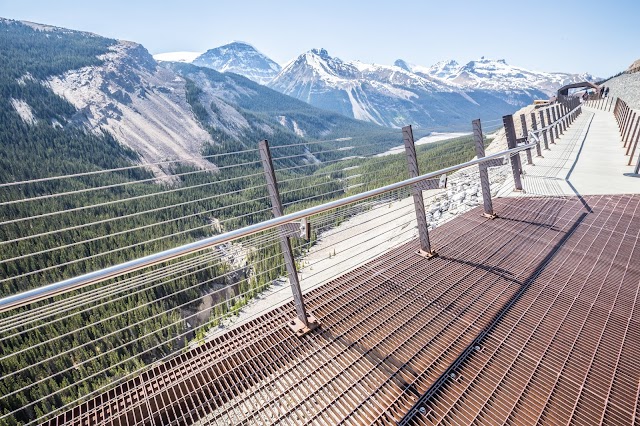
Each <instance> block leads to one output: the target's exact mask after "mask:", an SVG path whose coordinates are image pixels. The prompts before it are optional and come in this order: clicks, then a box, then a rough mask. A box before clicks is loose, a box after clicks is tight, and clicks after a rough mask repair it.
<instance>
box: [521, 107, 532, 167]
mask: <svg viewBox="0 0 640 426" xmlns="http://www.w3.org/2000/svg"><path fill="white" fill-rule="evenodd" d="M520 125H521V126H522V137H523V138H525V140H526V141H527V143H529V142H530V141H529V140H528V137H529V130H528V129H527V117H525V115H524V114H520ZM525 152H526V154H527V164H529V165H533V158H531V148H529V149H527V150H526V151H525Z"/></svg>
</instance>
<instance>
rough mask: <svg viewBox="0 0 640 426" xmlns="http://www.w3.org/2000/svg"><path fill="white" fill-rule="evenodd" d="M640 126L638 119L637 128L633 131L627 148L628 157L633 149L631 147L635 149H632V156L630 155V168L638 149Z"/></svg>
mask: <svg viewBox="0 0 640 426" xmlns="http://www.w3.org/2000/svg"><path fill="white" fill-rule="evenodd" d="M639 124H640V117H638V119H637V120H636V128H635V129H634V130H633V135H631V139H629V148H627V155H629V149H631V145H633V149H631V155H629V163H628V164H627V165H628V166H630V165H631V161H632V160H633V156H634V154H635V153H636V147H637V146H638V139H640V132H638V125H639ZM634 141H635V142H634Z"/></svg>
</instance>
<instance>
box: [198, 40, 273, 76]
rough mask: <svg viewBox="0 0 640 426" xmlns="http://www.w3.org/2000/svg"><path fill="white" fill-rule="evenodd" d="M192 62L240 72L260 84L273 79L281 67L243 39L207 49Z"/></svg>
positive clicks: (216, 68) (223, 70) (217, 69)
mask: <svg viewBox="0 0 640 426" xmlns="http://www.w3.org/2000/svg"><path fill="white" fill-rule="evenodd" d="M191 63H192V64H194V65H198V66H201V67H207V68H212V69H214V70H216V71H220V72H232V73H235V74H240V75H243V76H245V77H247V78H249V79H251V80H253V81H255V82H258V83H260V84H266V83H268V82H269V81H271V80H272V79H273V77H275V76H276V75H277V74H278V72H280V69H281V67H280V65H278V64H277V63H276V62H275V61H273V60H271V59H269V58H268V57H267V56H265V55H264V54H262V53H260V52H259V51H258V50H257V49H256V48H254V47H253V46H251V45H250V44H248V43H244V42H241V41H236V42H233V43H229V44H226V45H224V46H220V47H216V48H215V49H210V50H207V51H206V52H205V53H203V54H202V55H200V56H198V57H196V58H195V59H194V60H193V61H191Z"/></svg>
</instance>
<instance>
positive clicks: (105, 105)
mask: <svg viewBox="0 0 640 426" xmlns="http://www.w3.org/2000/svg"><path fill="white" fill-rule="evenodd" d="M100 59H102V60H103V64H102V65H100V66H91V67H84V68H80V69H75V70H70V71H67V72H65V73H64V74H62V75H59V76H53V77H50V78H49V79H48V80H47V81H46V84H47V85H48V86H49V87H51V89H52V90H53V91H54V93H56V94H58V95H60V96H61V97H63V98H65V99H66V100H68V101H69V102H70V103H71V104H73V105H74V106H75V107H76V108H77V110H78V113H77V114H76V120H77V121H78V122H79V123H82V124H84V125H86V126H87V127H88V128H90V129H91V130H92V131H94V132H101V131H108V132H109V133H111V134H112V135H113V136H114V137H115V138H116V139H117V140H118V141H119V142H120V143H122V144H124V145H126V146H127V147H129V148H131V149H132V150H134V151H136V152H137V153H139V154H140V155H141V156H142V158H143V159H144V160H146V161H147V162H159V161H163V160H165V159H167V158H180V159H190V160H191V161H192V162H193V165H195V166H197V167H200V168H209V167H211V166H212V165H211V163H209V162H208V161H204V160H201V159H198V157H200V153H201V151H202V146H203V145H204V144H206V143H211V142H212V139H211V136H210V135H209V134H208V133H207V131H206V130H205V129H204V128H203V127H202V126H201V125H200V124H199V123H198V121H197V119H196V117H195V116H194V114H193V112H192V110H191V106H190V105H189V104H188V103H187V101H186V93H185V81H184V79H182V78H180V77H178V76H177V75H175V74H174V73H172V72H170V71H168V70H166V69H165V68H162V67H158V65H157V63H156V62H155V61H154V60H153V58H152V57H151V55H149V53H148V52H147V51H146V49H144V48H143V47H142V46H141V45H139V44H136V43H131V42H124V41H120V42H118V43H117V44H115V45H113V46H111V47H110V51H109V52H108V53H107V54H105V55H102V57H101V58H100Z"/></svg>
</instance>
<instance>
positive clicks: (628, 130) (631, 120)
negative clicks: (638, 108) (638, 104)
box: [622, 110, 636, 148]
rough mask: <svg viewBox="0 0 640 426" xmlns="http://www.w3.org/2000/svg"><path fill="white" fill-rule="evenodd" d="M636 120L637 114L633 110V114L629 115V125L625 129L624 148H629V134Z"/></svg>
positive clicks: (623, 136)
mask: <svg viewBox="0 0 640 426" xmlns="http://www.w3.org/2000/svg"><path fill="white" fill-rule="evenodd" d="M635 119H636V112H635V111H633V110H631V114H629V119H628V120H627V125H626V126H625V128H624V132H623V133H622V142H623V145H622V146H623V147H624V148H626V147H627V143H628V142H629V133H630V132H631V127H632V126H633V122H634V121H635Z"/></svg>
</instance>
